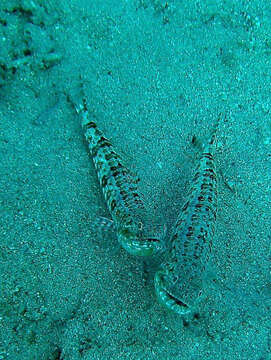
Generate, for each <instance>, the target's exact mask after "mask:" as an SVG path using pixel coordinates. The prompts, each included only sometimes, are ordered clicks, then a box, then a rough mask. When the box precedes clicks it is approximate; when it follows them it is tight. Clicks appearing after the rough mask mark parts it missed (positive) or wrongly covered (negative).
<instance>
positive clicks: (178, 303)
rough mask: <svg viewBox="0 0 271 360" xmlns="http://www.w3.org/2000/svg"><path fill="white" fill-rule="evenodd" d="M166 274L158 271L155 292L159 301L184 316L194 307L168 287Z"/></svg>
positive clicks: (155, 279)
mask: <svg viewBox="0 0 271 360" xmlns="http://www.w3.org/2000/svg"><path fill="white" fill-rule="evenodd" d="M164 276H165V273H164V272H163V271H162V270H160V271H157V272H156V274H155V278H154V286H155V292H156V296H157V298H158V301H159V303H160V304H162V305H163V306H164V307H166V308H167V309H169V310H171V311H174V312H175V313H177V314H179V315H182V316H183V315H187V314H189V313H191V310H192V309H191V307H190V306H189V305H188V304H186V303H184V302H183V301H182V300H180V299H179V298H177V297H176V296H174V295H173V294H171V293H170V292H169V291H168V290H167V289H166V286H165V284H164Z"/></svg>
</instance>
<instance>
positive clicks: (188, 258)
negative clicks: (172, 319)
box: [155, 130, 217, 315]
mask: <svg viewBox="0 0 271 360" xmlns="http://www.w3.org/2000/svg"><path fill="white" fill-rule="evenodd" d="M215 132H216V130H214V132H213V133H212V136H211V138H210V140H209V142H208V143H207V144H205V145H203V146H202V154H201V157H200V160H199V164H198V167H197V169H196V172H195V175H194V178H193V180H192V183H191V188H190V190H189V193H188V196H187V201H186V202H185V204H184V205H183V207H182V209H181V211H180V214H179V216H178V218H177V221H176V223H175V226H174V227H173V231H172V233H171V237H170V241H169V252H168V257H167V259H166V261H165V262H164V263H163V264H162V266H161V268H160V269H159V270H158V271H157V272H156V275H155V292H156V295H157V297H158V300H159V302H160V303H161V304H163V305H165V307H166V308H168V309H170V310H173V311H175V312H176V313H178V314H180V315H187V314H189V313H191V312H192V311H195V312H197V306H198V304H199V302H200V299H201V293H202V285H203V281H202V280H203V276H204V272H205V268H206V265H207V263H208V259H209V256H210V253H211V248H212V240H213V235H214V229H215V221H216V212H217V176H216V170H215V162H214V159H213V152H214V148H215V143H216V136H215Z"/></svg>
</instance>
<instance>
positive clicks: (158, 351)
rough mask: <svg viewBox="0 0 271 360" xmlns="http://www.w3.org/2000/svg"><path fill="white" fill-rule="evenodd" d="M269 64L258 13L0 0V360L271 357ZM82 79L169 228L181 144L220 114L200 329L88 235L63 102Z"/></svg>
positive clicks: (87, 164)
mask: <svg viewBox="0 0 271 360" xmlns="http://www.w3.org/2000/svg"><path fill="white" fill-rule="evenodd" d="M270 59H271V5H270V3H269V2H268V1H263V0H261V1H250V2H248V1H239V2H238V3H237V2H236V1H233V0H232V1H222V0H221V1H219V0H217V1H211V0H207V1H204V2H203V1H197V0H191V1H184V0H169V1H167V2H166V1H162V0H123V1H114V0H110V1H109V0H107V1H104V0H103V1H102V0H97V1H93V2H91V1H89V0H83V1H80V2H79V1H75V0H72V1H64V0H60V1H53V0H50V1H46V2H45V1H42V0H21V1H20V0H2V1H1V4H0V139H1V142H0V144H1V160H0V161H1V166H0V181H1V184H0V189H1V195H0V198H1V204H0V227H1V230H0V238H1V240H0V273H1V293H0V359H1V360H4V359H10V360H17V359H20V360H36V359H37V360H57V359H61V360H68V359H72V360H77V359H82V360H83V359H105V360H107V359H135V360H141V359H142V360H151V359H161V360H168V359H180V360H202V359H212V360H216V359H219V360H228V359H233V360H238V359H242V360H246V359H248V360H250V359H251V360H252V359H253V360H268V359H271V355H270V351H271V332H270V329H271V318H270V307H271V274H270V256H271V254H270V240H271V230H270V229H271V210H270V209H271V206H270V205H271V191H270V190H271V176H270V175H271V117H270V112H271V100H270V99H271V98H270V83H271V72H270V69H271V67H270V65H271V63H270ZM81 81H83V83H84V88H85V91H86V96H87V98H88V102H89V107H90V111H91V113H92V114H93V116H94V117H95V118H96V119H97V121H98V123H99V126H100V128H101V129H102V130H103V131H104V133H105V134H106V136H107V137H108V138H110V139H111V140H112V142H113V144H114V147H115V148H116V150H117V151H118V152H119V153H120V154H121V155H122V157H123V158H124V160H125V162H126V164H128V166H129V167H130V168H132V169H133V170H134V171H135V172H136V173H137V174H138V176H139V177H140V179H141V181H140V184H139V187H140V190H141V191H142V193H143V194H144V195H145V198H146V200H145V201H146V204H147V207H148V209H149V212H150V214H151V216H153V218H154V219H156V220H157V219H158V220H159V222H161V223H163V224H166V225H167V228H168V229H170V227H171V226H172V224H173V223H174V221H175V219H176V214H177V213H178V211H179V209H180V207H181V206H182V204H183V203H184V201H185V195H186V192H187V190H188V188H189V186H190V183H191V179H192V174H193V171H194V169H195V167H196V166H197V161H198V152H197V150H195V147H194V146H193V144H192V141H191V140H192V138H193V137H195V136H196V137H197V138H199V139H206V137H208V136H209V134H210V130H211V128H212V126H213V124H214V123H215V121H216V119H217V116H218V114H219V113H222V114H223V120H222V121H221V123H220V125H219V129H218V133H217V141H218V143H217V150H216V154H215V158H216V163H217V169H218V174H219V195H218V218H217V226H216V233H215V237H214V239H213V252H212V258H211V261H210V265H209V270H208V271H209V273H208V274H209V275H208V284H209V285H208V287H207V289H206V294H205V295H206V302H205V305H204V308H203V310H202V313H201V314H200V317H199V318H198V319H195V321H194V322H191V323H186V322H184V321H183V319H182V318H181V317H179V316H177V315H176V314H174V313H171V312H168V311H167V310H166V309H164V308H163V307H162V306H161V305H160V304H159V303H158V302H157V300H156V297H155V294H154V288H153V269H154V268H155V266H157V264H156V263H155V262H157V260H156V261H153V263H152V261H150V262H149V263H148V264H147V267H146V264H145V267H144V266H143V264H142V260H141V259H138V258H134V257H132V256H129V255H128V254H127V253H126V252H125V251H124V250H123V249H121V248H120V246H119V245H118V244H117V240H116V238H115V237H114V236H108V234H104V233H103V232H102V231H100V230H99V229H98V230H97V231H96V230H94V229H95V227H94V226H93V224H95V223H96V219H97V218H98V217H99V216H104V217H108V212H107V209H106V205H105V203H104V200H103V197H102V195H101V192H100V188H99V185H98V182H97V179H96V174H95V170H94V168H93V165H92V161H91V159H90V158H89V155H88V152H87V146H86V144H85V141H84V137H83V133H82V130H81V126H80V121H79V118H78V116H77V114H76V112H75V110H74V108H73V107H72V105H71V103H70V102H69V101H68V98H69V94H70V93H72V92H73V91H75V90H76V88H78V86H79V84H80V82H81ZM158 260H159V259H158ZM146 268H147V269H146ZM146 274H147V275H146Z"/></svg>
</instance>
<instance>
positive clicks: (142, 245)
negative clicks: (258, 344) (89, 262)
mask: <svg viewBox="0 0 271 360" xmlns="http://www.w3.org/2000/svg"><path fill="white" fill-rule="evenodd" d="M75 108H76V110H77V113H78V114H79V115H80V116H81V119H82V128H83V130H84V134H85V138H86V140H87V142H88V147H89V151H90V154H91V156H92V159H93V163H94V166H95V169H96V173H97V177H98V180H99V183H100V186H101V189H102V192H103V195H104V199H105V201H106V204H107V207H108V210H109V212H110V214H111V217H112V220H113V222H114V228H115V230H116V232H117V238H118V241H119V243H120V244H121V246H122V247H123V248H124V249H125V250H126V251H127V252H128V253H130V254H132V255H138V256H151V255H154V254H156V253H158V252H160V251H162V250H163V247H164V246H163V237H164V233H163V231H161V230H162V227H161V226H159V225H157V226H156V225H153V226H152V225H151V224H150V223H149V222H147V221H146V216H145V214H146V212H145V207H144V203H143V201H142V199H141V196H140V194H139V192H138V187H137V182H138V179H137V178H135V176H134V175H133V174H132V173H131V171H130V170H129V169H128V168H127V167H125V166H124V165H123V163H122V159H121V157H120V156H119V155H118V154H117V153H116V152H115V150H114V148H113V146H112V144H111V142H110V141H109V140H108V139H107V138H106V137H105V136H104V134H103V133H102V131H101V130H100V129H98V127H97V124H96V122H95V121H94V119H93V118H92V117H91V116H90V114H89V112H88V109H87V104H86V99H85V98H84V97H82V100H81V102H80V103H79V105H78V104H75Z"/></svg>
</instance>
